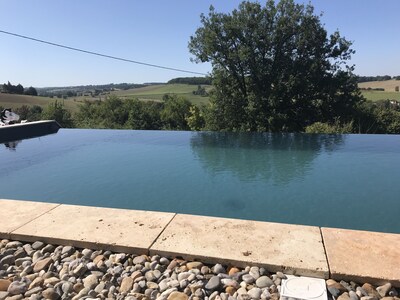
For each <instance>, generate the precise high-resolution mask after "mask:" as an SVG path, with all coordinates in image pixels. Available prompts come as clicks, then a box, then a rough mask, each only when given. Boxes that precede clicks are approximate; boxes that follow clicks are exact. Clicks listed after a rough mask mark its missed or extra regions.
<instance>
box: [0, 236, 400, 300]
mask: <svg viewBox="0 0 400 300" xmlns="http://www.w3.org/2000/svg"><path fill="white" fill-rule="evenodd" d="M285 278H286V275H284V274H283V273H281V272H277V273H270V272H268V270H266V269H264V268H259V267H257V266H248V267H246V268H244V269H242V268H237V267H234V266H229V267H228V266H223V265H221V264H216V265H207V264H205V263H202V262H197V261H194V262H192V261H185V260H182V259H179V258H173V259H171V258H167V257H160V256H158V255H154V256H147V255H135V254H126V253H113V252H111V251H102V250H91V249H79V248H75V247H72V246H56V245H51V244H46V243H43V242H41V241H36V242H34V243H22V242H19V241H10V240H5V239H4V240H0V300H19V299H31V300H36V299H73V300H75V299H127V300H188V299H190V300H235V299H238V300H251V299H254V300H258V299H262V300H270V299H271V300H278V299H280V290H281V280H282V279H285ZM326 284H327V288H328V291H329V292H328V298H329V299H337V300H380V299H381V300H400V298H399V297H398V296H399V292H400V290H399V289H395V288H393V287H392V286H391V284H390V283H387V284H385V285H382V286H379V287H375V286H372V285H370V284H369V283H363V284H362V285H361V284H357V283H354V282H345V281H340V282H337V281H334V280H332V279H328V280H327V281H326ZM283 300H292V299H283Z"/></svg>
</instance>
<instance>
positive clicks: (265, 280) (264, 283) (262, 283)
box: [256, 276, 274, 288]
mask: <svg viewBox="0 0 400 300" xmlns="http://www.w3.org/2000/svg"><path fill="white" fill-rule="evenodd" d="M273 284H274V282H273V281H272V280H271V278H269V277H268V276H261V277H260V278H258V279H257V280H256V286H257V287H259V288H265V287H270V286H271V285H273Z"/></svg>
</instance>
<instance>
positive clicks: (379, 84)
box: [358, 79, 400, 101]
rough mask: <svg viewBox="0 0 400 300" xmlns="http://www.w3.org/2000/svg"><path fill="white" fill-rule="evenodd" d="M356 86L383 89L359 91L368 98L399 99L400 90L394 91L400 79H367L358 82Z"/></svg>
mask: <svg viewBox="0 0 400 300" xmlns="http://www.w3.org/2000/svg"><path fill="white" fill-rule="evenodd" d="M358 86H359V87H360V88H363V89H368V88H371V89H376V88H383V89H385V90H384V91H373V90H370V91H368V90H362V91H361V93H362V94H363V96H364V97H365V98H367V99H368V100H371V101H379V100H388V99H389V100H397V101H400V92H396V91H395V88H396V86H400V80H395V79H391V80H384V81H368V82H362V83H359V84H358Z"/></svg>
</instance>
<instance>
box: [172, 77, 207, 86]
mask: <svg viewBox="0 0 400 300" xmlns="http://www.w3.org/2000/svg"><path fill="white" fill-rule="evenodd" d="M168 83H169V84H172V83H181V84H193V85H205V84H207V85H210V84H211V78H210V77H178V78H174V79H171V80H170V81H168Z"/></svg>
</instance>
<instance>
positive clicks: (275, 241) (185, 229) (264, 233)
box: [150, 214, 329, 278]
mask: <svg viewBox="0 0 400 300" xmlns="http://www.w3.org/2000/svg"><path fill="white" fill-rule="evenodd" d="M150 254H151V255H152V254H160V255H164V256H171V257H173V256H181V257H182V258H184V259H187V260H201V261H204V262H208V263H217V262H218V263H223V264H227V265H235V266H238V267H245V266H246V265H259V266H264V267H266V268H267V269H268V270H270V271H273V272H276V271H283V272H285V273H287V274H296V275H305V276H313V277H319V278H328V276H329V270H328V265H327V261H326V256H325V252H324V247H323V244H322V237H321V232H320V229H319V228H318V227H312V226H300V225H289V224H278V223H268V222H257V221H246V220H236V219H225V218H214V217H204V216H193V215H183V214H178V215H176V216H175V218H174V219H173V220H172V221H171V223H170V224H169V225H168V226H167V228H166V229H165V230H164V232H163V233H162V234H161V236H160V237H159V238H158V239H157V241H156V242H155V243H154V244H153V246H152V247H151V248H150Z"/></svg>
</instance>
